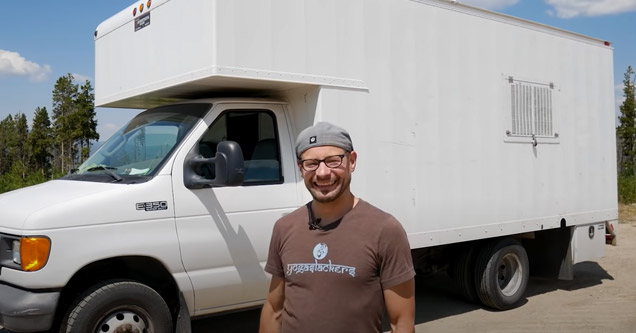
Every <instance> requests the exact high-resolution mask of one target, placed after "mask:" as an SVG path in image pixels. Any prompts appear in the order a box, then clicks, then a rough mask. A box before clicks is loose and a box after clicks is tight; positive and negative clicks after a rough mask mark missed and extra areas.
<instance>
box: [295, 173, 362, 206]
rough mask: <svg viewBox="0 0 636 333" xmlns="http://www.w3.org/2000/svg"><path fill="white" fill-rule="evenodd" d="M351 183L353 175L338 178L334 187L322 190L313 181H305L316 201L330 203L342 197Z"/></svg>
mask: <svg viewBox="0 0 636 333" xmlns="http://www.w3.org/2000/svg"><path fill="white" fill-rule="evenodd" d="M350 184H351V176H349V177H347V178H346V179H343V178H340V179H338V180H336V183H335V184H334V185H332V186H333V188H331V189H328V190H321V189H320V188H319V187H316V186H315V185H314V183H313V181H311V180H309V181H305V186H306V187H307V190H309V193H310V194H311V196H312V197H313V198H314V200H315V201H316V202H320V203H329V202H333V201H336V200H337V199H338V198H340V197H341V196H342V195H343V194H344V193H345V192H347V190H348V189H349V185H350Z"/></svg>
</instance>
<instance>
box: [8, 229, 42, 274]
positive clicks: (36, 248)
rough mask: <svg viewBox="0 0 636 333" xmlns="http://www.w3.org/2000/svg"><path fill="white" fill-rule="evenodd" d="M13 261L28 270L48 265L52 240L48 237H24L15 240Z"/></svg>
mask: <svg viewBox="0 0 636 333" xmlns="http://www.w3.org/2000/svg"><path fill="white" fill-rule="evenodd" d="M12 252H13V262H14V263H16V264H18V265H20V266H21V267H22V270H24V271H27V272H32V271H37V270H39V269H41V268H42V267H44V265H46V262H47V261H48V260H49V253H50V252H51V240H50V239H48V238H47V237H22V238H20V240H14V241H13V246H12Z"/></svg>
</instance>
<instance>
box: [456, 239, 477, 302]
mask: <svg viewBox="0 0 636 333" xmlns="http://www.w3.org/2000/svg"><path fill="white" fill-rule="evenodd" d="M475 248H476V245H475V244H474V243H471V244H468V245H466V246H464V247H463V248H462V249H460V250H459V252H458V253H457V256H456V257H455V260H454V261H453V262H452V264H451V267H450V276H451V278H452V280H453V283H454V284H455V288H456V290H457V292H458V293H459V295H460V296H461V297H462V298H465V299H466V300H468V301H470V302H472V303H479V298H478V297H477V290H476V289H475V257H476V254H475V252H476V250H475Z"/></svg>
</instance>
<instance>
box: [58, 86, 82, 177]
mask: <svg viewBox="0 0 636 333" xmlns="http://www.w3.org/2000/svg"><path fill="white" fill-rule="evenodd" d="M73 80H74V77H73V75H72V74H70V73H69V74H67V75H66V76H62V77H60V78H59V79H57V81H56V82H55V86H54V88H53V131H54V142H55V146H56V147H55V148H56V153H55V154H54V156H55V158H54V160H53V168H54V169H57V170H59V171H61V172H63V173H64V172H66V171H68V170H70V169H71V168H72V156H73V141H74V140H73V129H74V128H73V117H74V113H75V112H76V107H75V99H76V98H77V94H78V87H77V85H76V84H73Z"/></svg>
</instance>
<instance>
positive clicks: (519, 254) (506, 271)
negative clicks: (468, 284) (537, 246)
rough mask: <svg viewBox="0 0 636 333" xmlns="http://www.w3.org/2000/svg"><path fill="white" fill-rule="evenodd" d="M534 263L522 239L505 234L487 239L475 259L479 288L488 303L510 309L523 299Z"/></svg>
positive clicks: (476, 287)
mask: <svg viewBox="0 0 636 333" xmlns="http://www.w3.org/2000/svg"><path fill="white" fill-rule="evenodd" d="M529 271H530V264H529V263H528V255H527V254H526V250H525V249H524V248H523V246H522V245H521V243H519V242H518V241H517V240H514V239H512V238H503V239H498V240H494V241H492V242H490V243H487V244H486V246H484V247H483V248H482V249H481V250H480V251H479V255H478V256H477V262H476V263H475V289H476V290H477V296H478V297H479V300H480V301H481V302H482V303H483V304H484V305H486V306H489V307H492V308H495V309H499V310H508V309H512V308H514V307H516V306H517V305H518V304H519V303H520V302H521V300H522V298H523V295H524V294H525V291H526V287H527V286H528V279H529V276H530V275H529Z"/></svg>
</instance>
